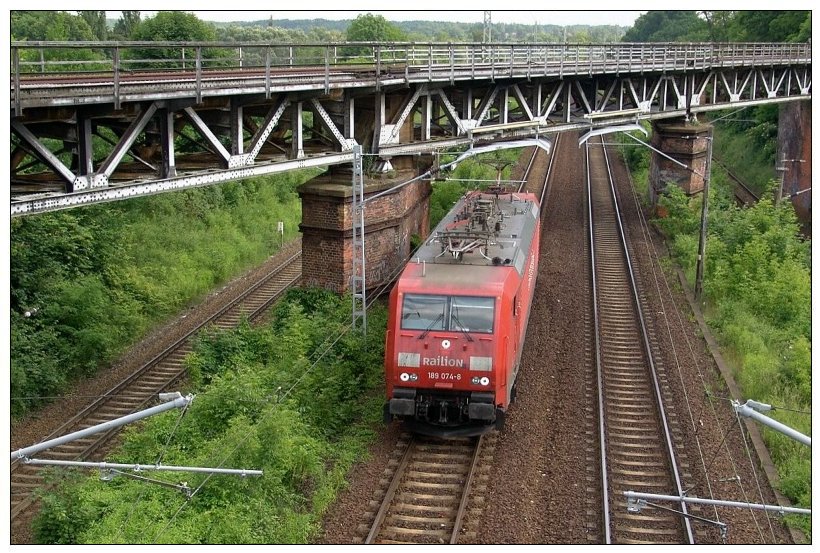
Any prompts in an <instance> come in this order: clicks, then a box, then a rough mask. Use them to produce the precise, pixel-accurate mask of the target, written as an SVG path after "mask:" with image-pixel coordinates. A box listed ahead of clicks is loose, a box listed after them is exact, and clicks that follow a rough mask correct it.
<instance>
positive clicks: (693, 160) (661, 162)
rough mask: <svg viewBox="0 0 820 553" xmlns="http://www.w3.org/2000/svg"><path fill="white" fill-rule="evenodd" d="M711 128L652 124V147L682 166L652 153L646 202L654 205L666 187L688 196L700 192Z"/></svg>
mask: <svg viewBox="0 0 820 553" xmlns="http://www.w3.org/2000/svg"><path fill="white" fill-rule="evenodd" d="M711 137H712V127H711V125H703V124H699V123H687V122H685V121H681V120H677V121H674V120H673V121H669V120H667V121H656V122H654V123H653V124H652V141H651V144H652V147H654V148H656V149H658V150H660V151H662V152H664V153H665V154H666V155H668V156H669V157H672V158H674V159H676V160H677V161H679V162H680V163H683V164H684V165H686V167H688V168H689V169H686V168H684V167H681V166H680V165H678V164H677V163H675V162H673V161H671V160H669V159H668V158H666V157H664V156H662V155H660V154H658V153H657V152H654V151H653V152H652V155H651V159H650V163H649V200H650V202H651V203H652V205H653V206H654V205H657V202H658V197H659V195H660V194H661V193H662V192H663V190H664V189H665V188H666V187H667V186H668V185H669V184H674V185H676V186H679V187H680V188H681V189H683V191H684V192H685V193H686V194H687V195H689V196H692V195H694V194H697V193H698V192H701V191H702V190H703V175H705V172H706V169H707V167H708V165H707V160H706V156H707V152H708V146H709V140H710V139H711Z"/></svg>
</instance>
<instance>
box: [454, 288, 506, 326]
mask: <svg viewBox="0 0 820 553" xmlns="http://www.w3.org/2000/svg"><path fill="white" fill-rule="evenodd" d="M494 314H495V299H494V298H479V297H473V296H453V298H452V303H451V305H450V330H466V331H467V332H485V333H488V334H492V332H493V319H494V318H495V317H494Z"/></svg>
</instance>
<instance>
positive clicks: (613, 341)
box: [586, 142, 694, 543]
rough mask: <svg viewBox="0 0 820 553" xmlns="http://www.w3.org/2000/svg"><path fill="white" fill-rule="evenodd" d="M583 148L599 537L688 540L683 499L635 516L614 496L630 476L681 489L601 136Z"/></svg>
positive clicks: (629, 482) (610, 540)
mask: <svg viewBox="0 0 820 553" xmlns="http://www.w3.org/2000/svg"><path fill="white" fill-rule="evenodd" d="M593 152H594V155H593ZM586 155H587V159H586V163H587V167H588V170H587V198H588V216H589V247H590V255H591V267H592V275H591V276H592V290H593V309H594V321H595V331H594V332H595V343H596V348H595V355H596V372H597V388H598V405H597V408H598V418H599V439H600V440H601V444H600V452H601V474H600V476H601V489H602V502H603V505H602V513H603V519H604V523H603V525H604V528H603V529H604V541H605V542H606V543H613V542H618V543H624V542H627V543H628V542H634V541H646V540H648V541H652V542H660V543H669V541H670V540H680V539H683V540H685V541H686V542H687V543H694V537H693V532H692V528H691V523H690V521H689V515H688V512H687V509H686V506H685V505H684V504H683V503H681V505H680V511H681V512H680V513H664V514H663V515H660V516H658V517H655V519H654V520H652V521H648V520H639V519H634V518H631V517H629V516H628V515H625V513H624V512H622V511H621V510H620V509H621V506H620V505H619V504H618V499H617V498H616V497H615V495H614V494H617V493H618V492H619V491H623V490H622V488H623V487H624V486H626V485H633V484H634V482H635V481H640V482H642V484H643V485H646V486H650V485H651V486H653V487H661V488H665V487H668V486H670V485H671V486H674V489H675V491H676V492H677V493H678V494H680V496H683V495H684V491H683V490H684V488H683V486H682V484H681V476H680V473H681V471H680V469H679V465H678V461H677V459H676V452H675V448H674V445H673V443H672V442H673V438H672V433H671V430H670V425H669V422H668V417H667V414H666V407H665V406H664V401H663V395H662V393H661V387H660V384H659V377H658V370H657V367H656V362H655V360H654V357H653V354H652V346H651V343H650V334H649V330H648V328H647V324H646V321H645V319H644V315H643V310H642V308H641V298H640V295H639V291H638V287H637V284H636V278H635V273H634V271H633V267H632V260H631V258H630V254H629V247H628V244H627V240H626V236H625V234H624V230H623V225H622V222H621V216H620V209H619V207H618V200H617V195H616V193H615V188H614V181H613V177H612V172H611V168H610V163H609V159H608V156H607V153H606V149H605V148H604V146H603V144H602V143H600V142H598V143H595V144H589V143H587V151H586ZM653 399H654V401H653ZM653 404H654V405H653ZM679 516H680V517H682V518H683V521H682V524H681V523H680V520H679V519H678V517H679Z"/></svg>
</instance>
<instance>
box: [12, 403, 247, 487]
mask: <svg viewBox="0 0 820 553" xmlns="http://www.w3.org/2000/svg"><path fill="white" fill-rule="evenodd" d="M183 399H184V398H183ZM24 462H25V463H26V464H27V465H51V466H57V467H90V468H96V469H100V470H107V469H128V470H134V471H137V472H140V471H143V470H167V471H170V472H205V473H208V474H238V475H240V476H262V471H261V470H251V469H221V468H215V469H214V468H208V467H179V466H173V465H140V464H135V465H129V464H123V463H105V462H103V463H92V462H88V461H60V460H57V459H26V460H25V461H24Z"/></svg>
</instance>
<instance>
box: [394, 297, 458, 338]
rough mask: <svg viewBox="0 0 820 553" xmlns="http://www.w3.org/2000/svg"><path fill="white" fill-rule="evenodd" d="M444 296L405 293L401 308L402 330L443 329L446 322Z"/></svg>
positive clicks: (445, 300) (445, 298)
mask: <svg viewBox="0 0 820 553" xmlns="http://www.w3.org/2000/svg"><path fill="white" fill-rule="evenodd" d="M446 308H447V297H446V296H429V295H420V294H407V295H406V296H404V303H403V305H402V310H401V328H402V329H404V330H428V329H430V330H443V329H444V324H445V323H446V322H447V321H446V317H445V316H444V315H445V312H446Z"/></svg>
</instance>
